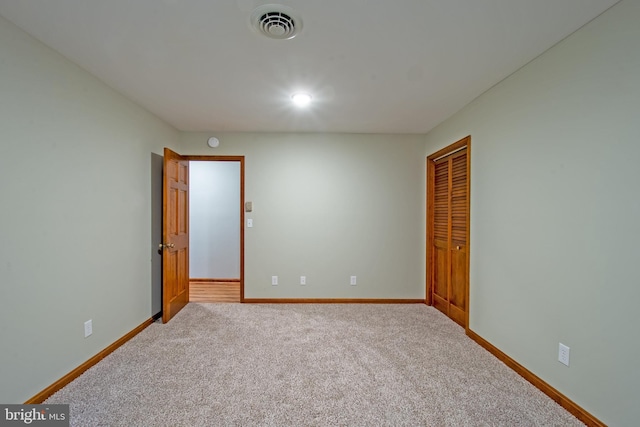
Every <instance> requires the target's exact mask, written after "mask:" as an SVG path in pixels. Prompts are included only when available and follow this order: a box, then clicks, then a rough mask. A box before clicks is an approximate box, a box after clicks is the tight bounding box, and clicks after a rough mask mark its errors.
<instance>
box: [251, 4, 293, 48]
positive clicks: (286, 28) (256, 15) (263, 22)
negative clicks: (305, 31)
mask: <svg viewBox="0 0 640 427" xmlns="http://www.w3.org/2000/svg"><path fill="white" fill-rule="evenodd" d="M251 27H252V28H253V29H254V30H256V31H257V32H258V33H260V34H262V35H263V36H265V37H269V38H270V39H276V40H287V39H292V38H294V37H295V36H296V35H298V33H299V32H300V30H302V20H301V19H300V18H298V17H297V16H296V15H295V14H294V12H293V10H292V9H291V8H289V7H287V6H282V5H277V4H266V5H264V6H260V7H257V8H255V9H254V10H253V12H252V13H251Z"/></svg>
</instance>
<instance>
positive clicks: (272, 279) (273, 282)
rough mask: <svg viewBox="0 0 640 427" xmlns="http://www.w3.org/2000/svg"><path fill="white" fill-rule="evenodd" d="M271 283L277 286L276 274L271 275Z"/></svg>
mask: <svg viewBox="0 0 640 427" xmlns="http://www.w3.org/2000/svg"><path fill="white" fill-rule="evenodd" d="M271 285H272V286H278V276H271Z"/></svg>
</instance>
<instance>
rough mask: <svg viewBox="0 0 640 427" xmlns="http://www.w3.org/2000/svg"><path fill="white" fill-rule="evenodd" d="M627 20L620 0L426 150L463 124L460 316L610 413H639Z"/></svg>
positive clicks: (618, 422) (637, 150)
mask: <svg viewBox="0 0 640 427" xmlns="http://www.w3.org/2000/svg"><path fill="white" fill-rule="evenodd" d="M638 22H640V1H637V0H623V1H622V2H621V3H619V4H618V5H617V6H614V7H613V8H612V9H610V10H609V11H607V12H605V13H604V14H603V15H601V16H600V17H598V18H597V19H595V20H594V21H592V22H591V23H590V24H588V25H586V26H585V27H583V28H582V29H581V30H579V31H578V32H576V33H574V34H573V35H572V36H570V37H569V38H567V39H565V40H564V41H563V42H561V43H560V44H558V45H557V46H555V47H554V48H552V49H550V50H549V51H547V52H546V53H545V54H543V55H542V56H540V57H539V58H537V59H536V60H534V61H533V62H531V63H530V64H528V65H527V66H525V67H524V68H522V69H521V70H520V71H518V72H517V73H515V74H514V75H512V76H511V77H509V78H508V79H506V80H505V81H503V82H502V83H500V84H499V85H497V86H496V87H494V88H493V89H491V90H489V91H488V92H486V93H485V94H484V95H482V96H481V97H480V98H478V99H476V100H475V101H474V102H473V103H471V104H470V105H468V106H467V107H465V108H464V109H463V110H462V111H461V112H459V113H458V114H456V115H455V116H454V117H452V118H450V119H449V120H447V121H446V122H444V123H443V124H441V125H440V126H438V127H437V128H436V129H434V130H433V131H431V132H430V133H429V134H428V135H427V137H426V151H425V154H429V153H432V152H435V151H436V150H437V149H439V148H441V147H443V146H446V145H448V144H450V143H452V142H454V141H456V140H458V139H460V138H462V137H464V136H466V135H469V134H470V135H471V136H472V150H471V153H472V156H471V158H472V163H471V270H470V282H471V296H470V298H471V308H470V326H471V329H472V330H474V331H475V332H477V333H478V334H480V335H481V336H482V337H484V338H485V339H487V340H488V341H489V342H491V343H492V344H494V345H496V346H497V347H498V348H500V349H501V350H502V351H504V352H505V353H506V354H508V355H509V356H511V357H512V358H514V359H515V360H516V361H518V362H519V363H521V364H522V365H524V366H525V367H526V368H527V369H529V370H530V371H532V372H533V373H534V374H536V375H538V376H540V377H541V378H542V379H544V380H545V381H546V382H548V383H549V384H551V385H552V386H553V387H555V388H556V389H558V390H559V391H560V392H562V393H563V394H565V395H566V396H568V397H569V398H570V399H572V400H573V401H575V402H576V403H577V404H579V405H580V406H582V407H583V408H585V409H586V410H587V411H589V412H590V413H592V414H593V415H594V416H596V417H597V418H599V419H600V420H601V421H603V422H605V423H607V424H608V425H612V426H634V425H637V423H638V419H640V406H638V393H639V392H640V370H638V369H636V366H637V363H638V360H640V340H638V339H637V337H638V328H637V325H638V321H637V314H636V313H637V305H638V301H640V286H639V284H640V269H638V260H640V246H639V245H638V236H640V221H639V219H640V197H639V194H640V193H639V190H638V185H639V183H640V167H639V166H638V164H639V163H638V162H639V159H640V144H639V143H638V135H640V121H639V120H638V119H639V118H640V49H639V48H638V46H639V45H640V25H638ZM559 342H562V343H564V344H566V345H568V346H569V347H570V348H571V364H570V367H568V368H567V367H566V366H564V365H562V364H560V363H559V362H557V357H558V343H559Z"/></svg>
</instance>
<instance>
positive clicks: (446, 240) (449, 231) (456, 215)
mask: <svg viewBox="0 0 640 427" xmlns="http://www.w3.org/2000/svg"><path fill="white" fill-rule="evenodd" d="M470 172H471V136H467V137H466V138H463V139H461V140H460V141H457V142H455V143H453V144H451V145H449V146H448V147H445V148H443V149H442V150H439V151H437V152H435V153H433V154H432V155H430V156H429V157H427V248H426V249H427V250H426V253H427V260H426V261H427V262H426V264H427V292H426V296H427V298H426V302H427V304H428V305H433V306H434V307H435V308H437V309H438V310H440V311H441V312H443V313H444V314H446V315H447V316H448V317H449V318H451V319H452V320H454V321H455V322H456V323H458V324H459V325H460V326H462V327H463V328H465V329H466V328H468V327H469V223H470V221H469V220H470V215H469V212H470V211H469V209H470V199H471V198H470V195H471V193H470V190H471V186H470V183H471V179H470V177H471V174H470Z"/></svg>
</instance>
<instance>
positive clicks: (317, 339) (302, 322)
mask: <svg viewBox="0 0 640 427" xmlns="http://www.w3.org/2000/svg"><path fill="white" fill-rule="evenodd" d="M46 403H69V404H70V405H71V425H72V426H127V427H130V426H218V425H220V426H456V427H457V426H545V427H547V426H562V427H567V426H581V425H583V424H582V423H580V422H579V421H578V420H577V419H576V418H574V417H573V416H572V415H570V414H569V413H568V412H566V411H565V410H564V409H563V408H561V407H560V406H559V405H557V404H556V403H555V402H553V401H552V400H551V399H549V398H548V397H546V396H545V395H544V394H542V393H541V392H540V391H539V390H537V389H536V388H535V387H533V386H532V385H531V384H529V383H528V382H526V381H525V380H524V379H522V378H521V377H520V376H519V375H517V374H516V373H514V372H513V371H511V370H510V369H509V368H507V367H506V366H505V365H504V364H502V363H501V362H500V361H498V360H497V359H496V358H494V357H493V356H492V355H491V354H489V353H488V352H486V351H485V350H484V349H482V348H481V347H480V346H478V345H477V344H475V343H474V342H473V341H471V340H470V339H468V338H467V337H466V336H465V335H464V330H463V329H462V328H460V327H458V326H457V325H455V324H454V323H453V322H451V321H450V320H448V319H447V318H446V317H445V316H443V315H442V314H440V313H439V312H438V311H436V310H435V309H433V308H431V307H427V306H424V305H420V304H411V305H384V304H381V305H373V304H372V305H369V304H352V305H342V304H326V305H323V304H318V305H315V304H292V305H288V304H277V305H276V304H274V305H271V304H260V305H252V304H194V303H191V304H189V305H188V306H187V307H186V308H185V309H184V310H183V311H182V312H180V313H179V314H178V315H177V316H176V317H175V318H174V319H173V320H172V321H171V322H169V323H168V324H166V325H162V324H159V323H156V324H153V325H151V326H149V327H148V328H147V329H146V330H144V331H143V332H142V333H140V334H139V335H138V336H136V337H135V338H134V339H132V340H131V341H129V342H128V343H127V344H125V345H124V346H122V347H120V348H119V349H118V350H116V351H115V352H114V353H112V354H111V355H110V356H108V357H107V358H105V359H104V360H103V361H101V362H100V363H98V364H97V365H96V366H94V367H93V368H91V369H89V370H88V371H87V372H85V373H84V374H83V375H82V376H81V377H80V378H78V379H77V380H75V381H74V382H72V383H71V384H69V385H68V386H66V387H65V388H63V389H62V390H60V391H59V392H58V393H56V394H55V395H53V396H52V397H51V398H49V399H48V400H47V401H46Z"/></svg>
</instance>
